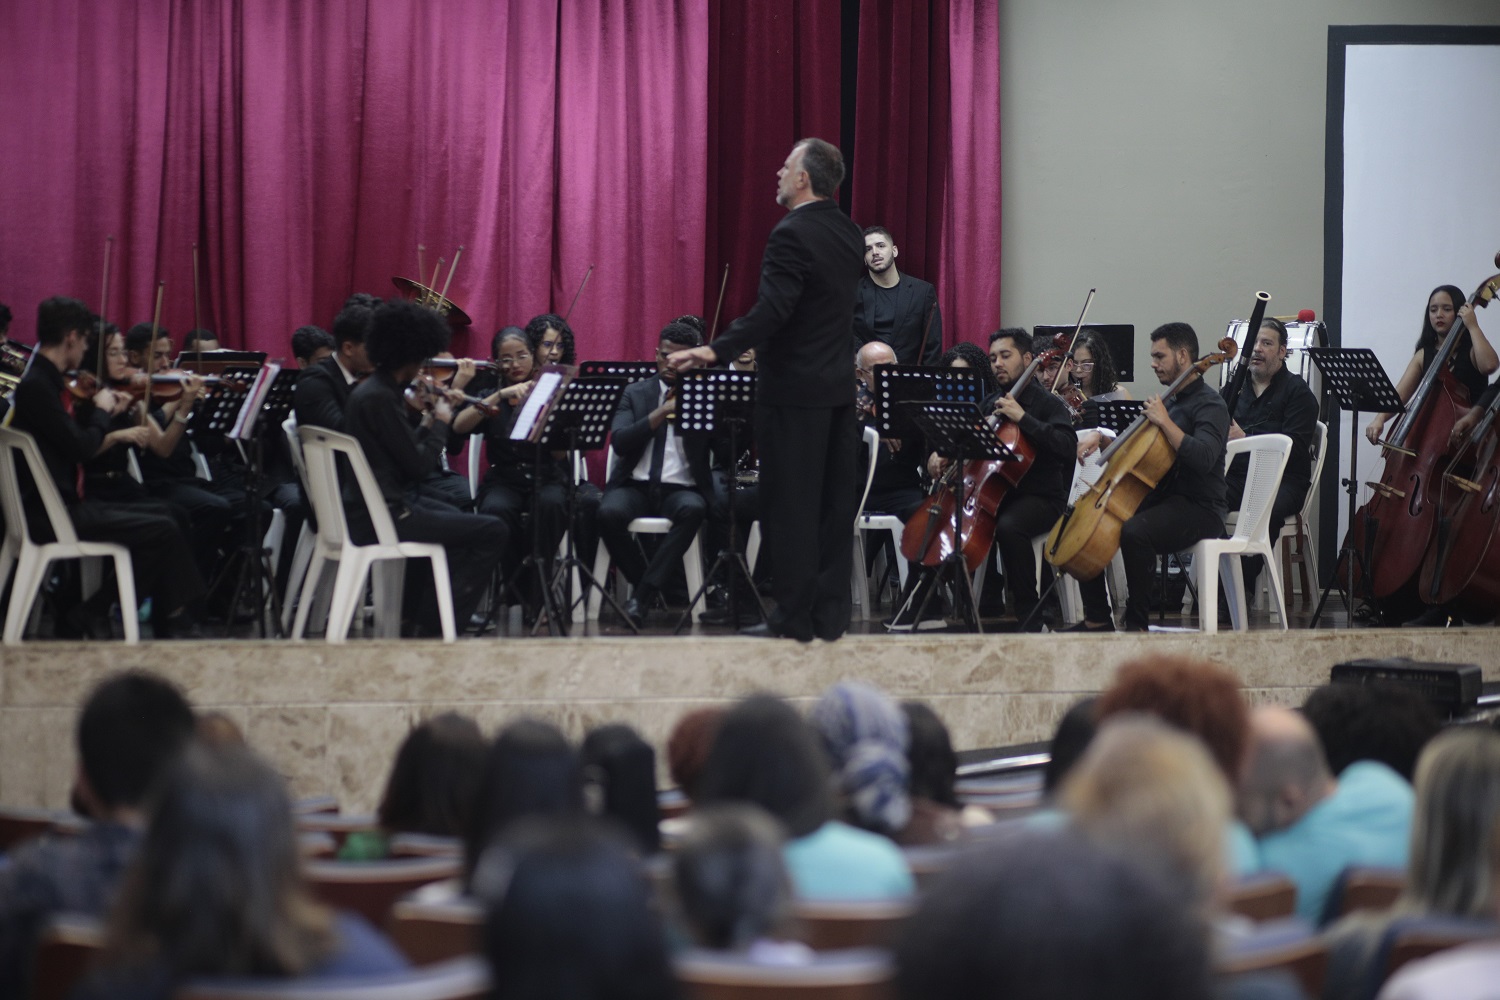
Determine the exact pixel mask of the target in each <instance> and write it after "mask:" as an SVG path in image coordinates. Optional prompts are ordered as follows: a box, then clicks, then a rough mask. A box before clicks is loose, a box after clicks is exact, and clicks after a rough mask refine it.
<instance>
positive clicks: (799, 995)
mask: <svg viewBox="0 0 1500 1000" xmlns="http://www.w3.org/2000/svg"><path fill="white" fill-rule="evenodd" d="M674 966H675V968H676V972H677V981H678V982H679V983H681V984H682V987H683V992H684V994H686V996H687V997H688V998H689V1000H891V998H892V997H893V996H894V995H895V989H894V982H893V981H894V976H895V966H894V963H893V962H892V960H891V956H890V955H889V953H887V952H884V951H881V950H878V949H873V948H859V949H853V950H849V951H838V952H827V953H823V954H820V955H818V957H817V959H816V960H815V961H814V962H812V963H811V964H809V965H794V966H785V965H757V964H755V963H753V962H748V961H746V960H744V959H742V958H738V957H736V956H733V955H725V954H722V953H718V952H710V951H698V950H689V951H686V952H683V953H682V954H680V955H678V956H677V958H676V959H675V960H674Z"/></svg>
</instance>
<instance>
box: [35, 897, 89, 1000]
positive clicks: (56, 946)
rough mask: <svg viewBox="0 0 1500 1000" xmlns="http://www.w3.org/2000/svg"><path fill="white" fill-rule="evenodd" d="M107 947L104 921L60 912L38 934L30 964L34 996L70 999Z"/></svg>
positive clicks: (44, 998)
mask: <svg viewBox="0 0 1500 1000" xmlns="http://www.w3.org/2000/svg"><path fill="white" fill-rule="evenodd" d="M103 947H104V925H103V924H102V923H101V922H100V921H99V920H98V919H96V918H94V917H89V916H84V915H82V914H77V913H65V914H59V915H57V916H55V917H53V918H52V919H50V920H49V921H47V924H46V925H45V926H44V927H43V928H42V932H41V934H39V935H38V936H37V945H36V957H35V958H34V959H32V965H31V996H32V998H33V1000H67V998H68V997H69V996H70V995H71V994H72V992H73V987H74V986H76V985H78V982H79V980H81V979H82V978H83V976H84V974H85V973H86V972H88V970H89V965H90V964H91V963H92V962H93V960H94V958H95V957H96V956H97V955H98V954H99V952H100V950H101V949H102V948H103Z"/></svg>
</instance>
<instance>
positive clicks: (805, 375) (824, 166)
mask: <svg viewBox="0 0 1500 1000" xmlns="http://www.w3.org/2000/svg"><path fill="white" fill-rule="evenodd" d="M777 177H778V178H779V183H778V185H777V189H776V202H777V204H779V205H781V206H783V207H784V208H787V209H789V211H788V212H787V215H786V217H785V218H784V219H782V220H781V221H780V222H778V223H777V224H776V228H774V229H773V230H771V236H770V239H769V241H768V242H767V243H766V251H765V255H764V256H763V257H762V259H761V267H760V291H759V294H758V297H757V298H756V301H755V305H754V306H752V307H751V309H750V311H749V312H748V313H746V314H745V315H744V316H741V317H740V318H739V319H737V320H735V321H734V323H733V324H731V325H730V327H729V329H727V330H725V331H724V333H723V334H721V335H720V336H719V338H718V339H717V340H715V341H714V343H713V344H712V345H711V346H706V347H697V348H694V349H692V350H688V351H678V352H676V353H675V354H673V355H671V357H670V358H669V359H668V363H669V364H670V365H671V366H672V367H673V368H674V369H676V370H678V371H682V370H685V369H689V368H699V367H703V366H705V365H712V364H720V365H726V364H728V363H729V362H730V361H732V360H733V359H734V358H736V357H738V356H739V355H740V353H741V352H743V351H744V350H745V349H746V348H750V347H754V348H756V363H757V366H758V367H757V371H758V373H759V384H758V386H757V388H756V411H755V440H756V446H757V448H758V449H759V451H760V488H761V497H762V503H763V504H764V508H763V510H764V521H763V523H764V526H765V535H766V544H767V545H768V546H769V551H770V554H771V560H772V564H773V565H774V566H775V567H776V572H775V574H774V576H775V579H774V587H775V596H776V604H777V608H776V610H775V611H774V612H773V613H772V615H771V620H770V621H769V622H766V623H763V624H761V625H758V626H755V627H754V628H752V629H747V630H746V632H747V633H748V634H753V635H771V636H788V637H791V638H794V639H797V640H799V641H803V642H808V641H811V640H812V639H813V638H814V637H815V636H816V637H818V638H822V639H828V640H833V639H837V638H838V637H839V636H841V635H843V634H844V630H845V629H847V628H848V627H849V572H850V566H851V565H852V560H853V558H854V513H855V509H856V508H857V507H858V505H859V496H858V493H857V487H856V485H855V463H856V455H857V452H858V443H859V435H860V432H859V426H858V422H857V421H856V419H855V414H854V380H853V379H851V378H850V377H849V342H850V337H851V334H852V331H853V328H854V291H855V288H856V286H857V285H858V283H859V276H860V270H861V268H862V266H863V265H862V264H861V258H862V255H863V247H864V244H863V241H862V239H861V237H860V232H859V227H858V226H856V225H855V224H854V223H853V222H852V221H850V219H849V217H848V216H847V215H845V214H844V213H843V212H842V211H841V210H840V209H839V207H838V205H837V204H836V203H835V202H833V201H832V200H831V199H832V197H833V194H834V192H835V191H836V190H837V189H838V186H839V182H840V181H842V180H843V178H844V159H843V156H842V155H841V154H840V153H839V151H838V147H836V146H834V145H832V144H831V143H828V142H825V141H824V140H822V139H803V140H802V141H800V142H798V143H797V144H796V145H795V146H793V147H792V151H791V153H790V154H789V155H788V156H787V158H786V162H785V163H784V164H782V167H781V170H780V171H779V172H778V173H777Z"/></svg>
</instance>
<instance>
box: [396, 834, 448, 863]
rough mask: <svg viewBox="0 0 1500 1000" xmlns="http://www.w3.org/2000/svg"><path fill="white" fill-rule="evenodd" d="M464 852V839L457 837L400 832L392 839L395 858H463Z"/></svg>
mask: <svg viewBox="0 0 1500 1000" xmlns="http://www.w3.org/2000/svg"><path fill="white" fill-rule="evenodd" d="M463 853H464V845H463V841H461V840H459V839H458V838H457V837H439V836H437V835H436V834H431V833H398V834H396V835H395V836H393V837H391V840H390V856H391V857H393V858H461V857H463Z"/></svg>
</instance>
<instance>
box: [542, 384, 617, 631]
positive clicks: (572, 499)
mask: <svg viewBox="0 0 1500 1000" xmlns="http://www.w3.org/2000/svg"><path fill="white" fill-rule="evenodd" d="M626 385H627V383H626V382H625V381H624V380H622V379H620V378H604V379H590V378H578V379H574V380H573V381H571V382H569V383H567V384H566V385H564V386H562V387H561V388H560V389H559V390H558V393H557V395H556V396H555V397H554V398H553V400H552V402H551V403H550V404H549V406H548V407H547V411H546V413H545V414H544V415H543V416H542V418H541V427H540V431H539V433H538V434H536V435H534V438H533V439H534V441H535V442H536V445H537V449H538V451H537V454H538V455H540V454H541V453H542V451H543V450H546V451H556V450H562V449H566V450H567V451H568V453H569V455H570V456H571V455H572V453H574V452H579V451H597V450H599V449H600V448H603V447H604V442H605V439H606V438H608V437H609V428H610V425H611V424H612V423H613V422H614V415H615V409H616V408H617V407H618V406H619V405H620V396H621V394H622V393H624V391H625V386H626ZM565 482H566V484H567V487H566V501H565V508H566V510H567V519H568V545H567V553H566V555H564V556H563V560H562V562H560V563H558V564H557V566H556V568H555V569H554V570H553V572H552V581H551V583H550V584H549V585H548V586H547V587H546V588H544V600H545V601H546V604H547V612H548V614H547V629H548V631H549V632H552V633H553V634H554V635H556V634H561V635H567V634H568V628H569V626H570V625H571V624H572V621H573V609H574V608H575V607H577V606H578V604H579V602H581V601H585V600H587V598H588V593H589V588H590V587H593V588H595V589H597V590H598V591H599V593H600V594H602V595H603V596H604V599H605V600H607V601H609V603H610V606H611V607H612V608H614V609H615V613H616V614H618V615H619V616H620V618H621V620H623V621H624V622H625V623H626V624H628V625H629V626H630V629H631V631H633V632H637V633H638V632H639V631H640V630H639V629H637V628H636V627H635V623H634V622H632V621H631V620H630V616H629V615H627V614H625V609H624V608H622V607H621V606H620V603H619V602H618V601H616V600H615V595H614V594H611V593H610V592H609V590H608V589H607V588H606V587H605V586H604V585H603V584H601V583H600V582H599V580H598V579H597V578H596V577H595V576H594V573H593V568H592V567H590V566H586V565H584V563H583V560H582V559H579V558H578V550H577V547H576V546H577V536H578V505H577V498H578V483H577V480H576V477H575V476H574V475H573V464H572V462H571V461H570V462H569V463H568V475H567V478H566V480H565ZM538 483H539V484H540V477H538ZM538 520H539V519H538V518H537V517H536V515H535V513H533V515H532V522H531V523H532V525H533V526H535V525H536V524H537V522H538ZM532 550H533V552H535V550H536V538H533V539H532ZM574 571H577V573H578V580H579V584H580V587H579V592H578V593H577V594H570V593H569V592H568V583H569V581H570V580H571V577H570V575H569V574H570V573H572V572H574ZM540 626H541V622H540V621H538V622H537V626H536V627H537V628H539V627H540ZM535 630H536V629H535V628H533V632H535Z"/></svg>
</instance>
